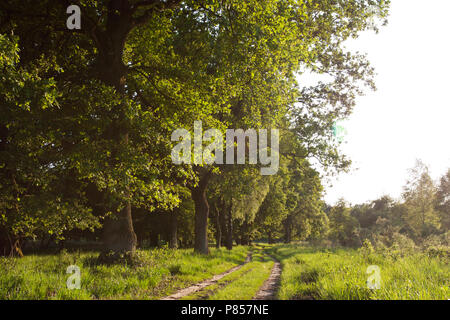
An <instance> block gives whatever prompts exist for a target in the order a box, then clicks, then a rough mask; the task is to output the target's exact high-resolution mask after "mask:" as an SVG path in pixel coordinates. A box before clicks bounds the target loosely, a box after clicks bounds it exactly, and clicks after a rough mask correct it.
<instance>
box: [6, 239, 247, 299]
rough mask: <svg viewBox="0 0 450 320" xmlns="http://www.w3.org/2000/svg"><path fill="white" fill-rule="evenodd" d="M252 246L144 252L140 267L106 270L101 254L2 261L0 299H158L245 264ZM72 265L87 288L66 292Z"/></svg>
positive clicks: (140, 255)
mask: <svg viewBox="0 0 450 320" xmlns="http://www.w3.org/2000/svg"><path fill="white" fill-rule="evenodd" d="M247 252H248V247H243V246H238V247H235V248H234V249H233V250H232V251H228V250H226V249H221V250H217V249H215V248H211V254H210V255H209V256H202V255H198V254H194V253H193V250H191V249H189V250H188V249H181V250H171V249H153V250H140V251H138V254H139V261H140V262H141V263H140V264H139V265H135V266H130V265H122V264H117V265H101V264H98V263H97V261H96V257H97V256H98V253H96V252H87V253H80V252H74V253H67V252H62V253H60V254H57V255H30V256H25V257H23V258H1V259H0V299H157V298H159V297H161V296H165V295H168V294H170V293H172V292H174V291H175V290H176V289H178V288H183V287H186V286H188V285H190V284H193V283H196V282H198V281H201V280H204V279H208V278H210V277H211V276H213V275H214V274H218V273H221V272H224V271H226V270H228V269H230V268H232V267H233V266H236V265H238V264H241V263H243V262H244V261H245V258H246V256H247ZM69 265H77V266H78V267H79V268H80V270H81V289H80V290H69V289H67V287H66V281H67V278H68V277H69V276H70V274H67V273H66V269H67V267H68V266H69Z"/></svg>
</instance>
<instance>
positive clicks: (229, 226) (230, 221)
mask: <svg viewBox="0 0 450 320" xmlns="http://www.w3.org/2000/svg"><path fill="white" fill-rule="evenodd" d="M232 203H233V201H232V200H230V205H229V206H228V210H227V234H226V240H225V242H226V243H225V245H226V247H227V249H228V250H231V249H233V212H232V210H233V205H232Z"/></svg>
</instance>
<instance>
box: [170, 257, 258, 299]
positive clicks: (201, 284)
mask: <svg viewBox="0 0 450 320" xmlns="http://www.w3.org/2000/svg"><path fill="white" fill-rule="evenodd" d="M251 260H252V254H251V253H249V254H248V256H247V258H246V259H245V262H244V263H243V264H241V265H238V266H236V267H233V268H231V269H230V270H228V271H225V272H223V273H221V274H217V275H215V276H214V277H212V278H210V279H208V280H204V281H202V282H199V283H197V284H194V285H192V286H190V287H187V288H184V289H181V290H178V291H177V292H175V293H174V294H172V295H170V296H167V297H164V298H161V300H178V299H180V298H182V297H185V296H188V295H191V294H193V293H195V292H197V291H199V290H202V289H203V288H205V287H208V286H210V285H212V284H215V283H216V282H217V281H219V280H220V279H222V278H223V277H225V276H227V275H229V274H230V273H232V272H235V271H237V270H239V269H240V268H242V267H243V266H244V265H245V264H246V263H248V262H250V261H251Z"/></svg>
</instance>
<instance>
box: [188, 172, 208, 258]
mask: <svg viewBox="0 0 450 320" xmlns="http://www.w3.org/2000/svg"><path fill="white" fill-rule="evenodd" d="M209 178H210V173H209V172H208V173H206V174H204V175H203V177H201V178H200V181H199V182H198V185H197V186H196V187H194V188H192V189H191V196H192V200H193V201H194V204H195V240H194V251H195V252H198V253H201V254H208V253H209V249H208V215H209V205H208V199H207V198H206V187H207V186H208V182H209Z"/></svg>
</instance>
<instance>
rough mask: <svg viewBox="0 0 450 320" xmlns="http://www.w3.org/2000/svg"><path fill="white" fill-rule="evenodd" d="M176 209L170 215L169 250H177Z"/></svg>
mask: <svg viewBox="0 0 450 320" xmlns="http://www.w3.org/2000/svg"><path fill="white" fill-rule="evenodd" d="M177 215H178V212H177V209H175V210H174V211H172V212H171V213H170V239H169V248H171V249H177V248H178V219H177Z"/></svg>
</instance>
